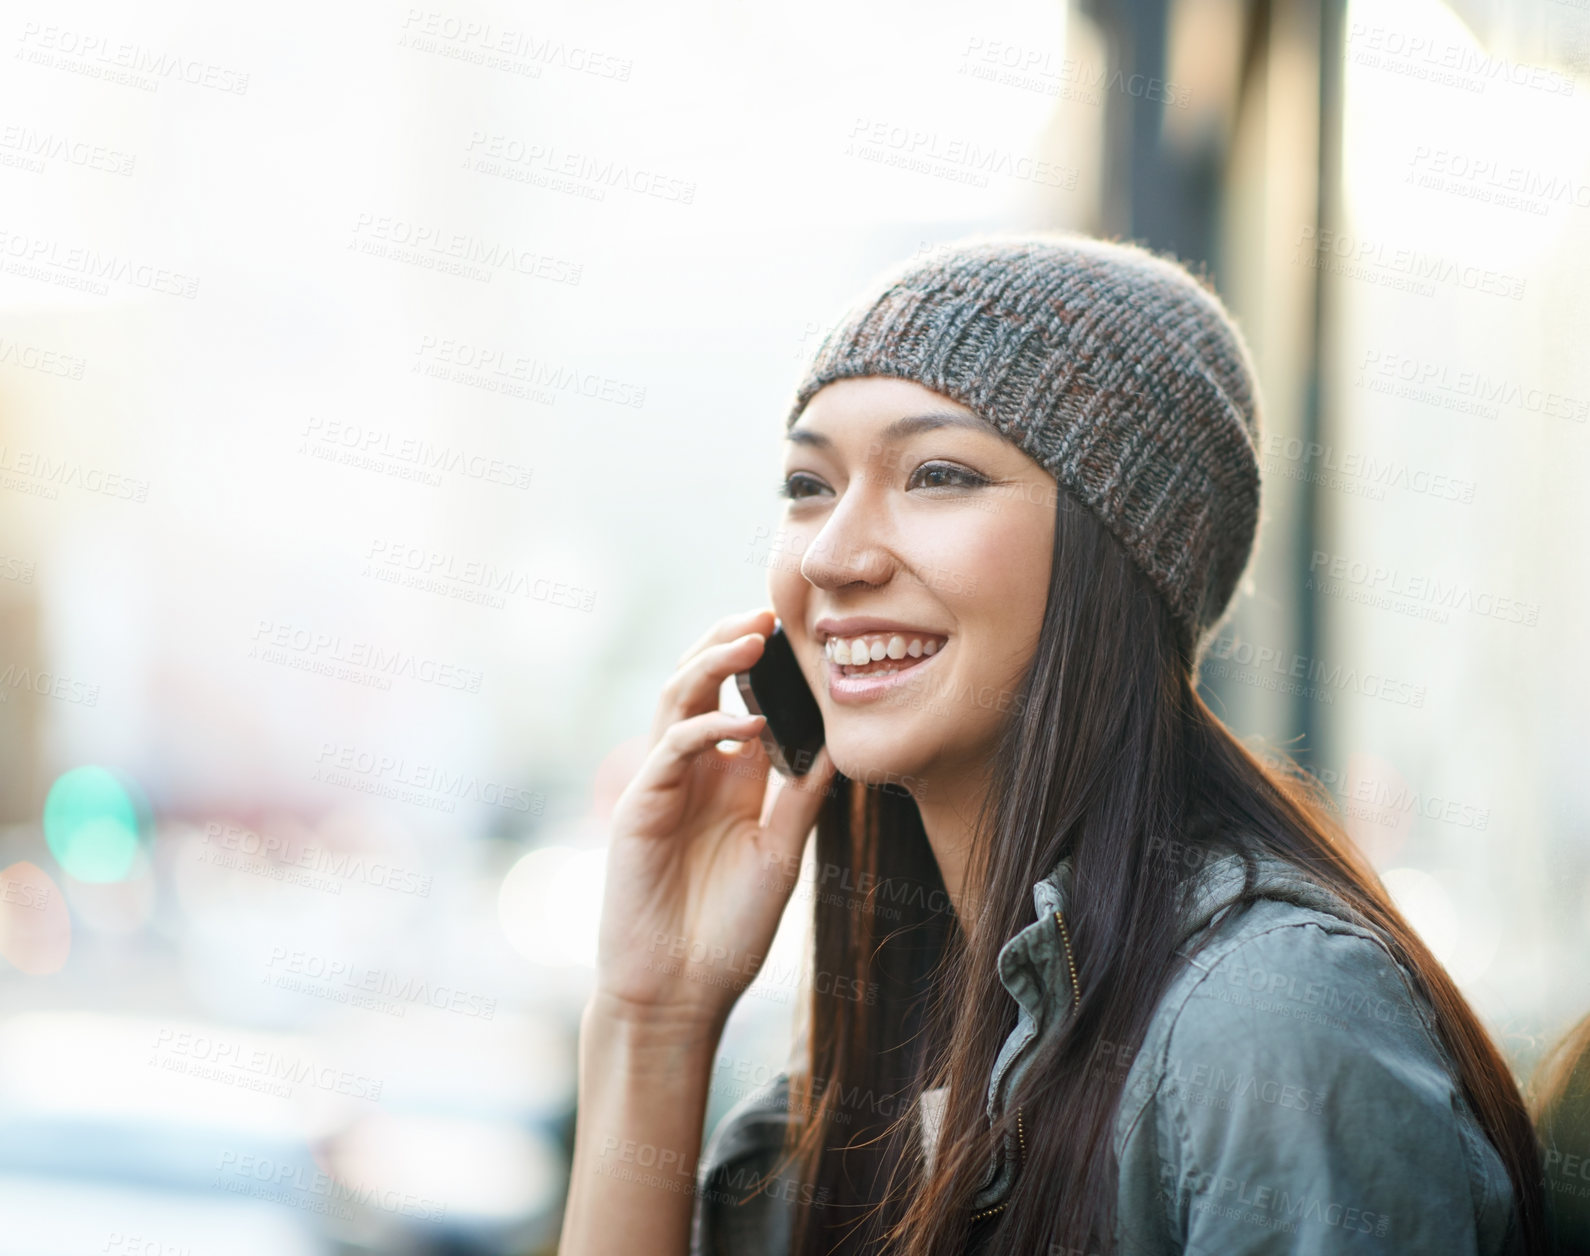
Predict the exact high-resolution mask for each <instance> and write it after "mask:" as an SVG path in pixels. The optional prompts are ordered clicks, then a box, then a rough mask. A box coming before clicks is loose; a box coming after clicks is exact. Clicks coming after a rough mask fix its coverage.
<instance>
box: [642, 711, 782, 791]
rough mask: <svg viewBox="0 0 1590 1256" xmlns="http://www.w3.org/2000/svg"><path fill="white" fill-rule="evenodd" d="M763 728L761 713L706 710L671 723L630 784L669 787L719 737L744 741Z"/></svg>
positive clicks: (717, 740)
mask: <svg viewBox="0 0 1590 1256" xmlns="http://www.w3.org/2000/svg"><path fill="white" fill-rule="evenodd" d="M761 728H762V716H760V715H737V714H735V713H734V712H732V711H703V712H702V713H701V714H700V715H693V716H691V717H690V718H689V719H684V720H679V721H677V722H676V723H673V724H671V725H669V726H668V728H667V729H666V730H665V731H664V733H663V735H662V736H661V737H660V738H659V739H658V740H657V744H656V745H654V746H653V747H652V748H651V753H650V754H648V755H647V756H646V759H645V762H643V763H642V764H641V768H640V771H639V772H637V773H636V774H635V779H634V780H633V781H632V782H631V784H632V785H633V786H634V787H635V788H637V789H641V790H659V791H660V790H668V789H672V788H674V787H675V786H677V785H679V784H680V783H681V782H682V781H683V780H684V779H685V777H686V776H687V775H688V774H689V772H690V768H691V765H692V764H693V763H694V762H695V760H696V757H697V756H698V755H700V754H701V752H702V751H703V750H706V749H707V748H708V747H709V746H713V745H716V744H717V743H718V742H720V741H729V740H733V741H744V740H747V739H748V738H751V737H755V736H757V735H758V733H760V731H761Z"/></svg>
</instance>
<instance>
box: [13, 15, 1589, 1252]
mask: <svg viewBox="0 0 1590 1256" xmlns="http://www.w3.org/2000/svg"><path fill="white" fill-rule="evenodd" d="M0 39H3V40H4V41H6V42H5V45H4V47H3V48H0V51H3V52H4V54H5V57H6V60H5V66H6V69H5V72H4V74H3V76H0V489H3V491H0V748H3V754H0V1252H4V1253H29V1254H37V1256H58V1254H59V1256H65V1254H67V1253H74V1254H75V1253H88V1252H97V1253H105V1254H107V1256H116V1254H117V1253H126V1254H128V1256H131V1254H132V1253H137V1254H138V1256H151V1254H154V1256H242V1254H245V1253H249V1254H252V1253H260V1254H262V1256H264V1254H269V1256H299V1254H303V1256H310V1254H327V1256H330V1254H332V1253H337V1254H342V1253H355V1252H402V1253H443V1252H447V1253H481V1254H487V1253H490V1254H498V1253H515V1254H520V1253H543V1252H550V1251H552V1250H554V1249H555V1245H556V1236H557V1229H558V1224H559V1217H560V1211H561V1207H562V1200H563V1195H564V1190H565V1187H566V1174H567V1156H568V1148H569V1142H570V1138H571V1131H572V1116H573V1100H574V1080H575V1072H574V1046H575V1028H576V1019H577V1016H578V1013H579V1010H580V1007H581V1005H582V1003H583V1001H584V999H585V997H586V993H587V991H588V989H589V984H590V981H591V978H592V975H593V972H592V958H593V948H594V924H595V910H596V904H597V901H598V895H599V893H600V885H601V876H602V866H603V865H602V848H603V843H604V839H605V831H604V824H605V817H606V815H607V812H608V810H609V808H610V806H611V803H612V800H613V799H614V798H615V797H616V795H617V794H618V792H619V791H620V790H621V789H622V788H623V785H624V782H625V781H626V779H627V774H628V773H629V772H630V771H632V770H633V767H634V765H635V764H636V762H637V758H638V756H639V755H640V753H641V752H642V750H643V748H644V735H645V733H646V731H647V729H648V727H649V724H650V720H651V717H652V712H653V709H654V706H655V703H656V700H657V695H658V691H659V689H660V686H661V685H662V683H663V681H664V680H665V679H666V677H667V676H668V674H669V673H670V671H671V670H672V667H673V664H674V661H675V660H676V658H677V657H678V655H679V654H680V652H681V651H682V650H684V649H685V647H686V646H687V645H688V644H689V643H690V642H691V641H693V640H695V639H696V637H697V636H699V635H700V633H701V632H703V631H704V630H705V629H706V627H707V626H708V625H710V624H711V623H712V621H714V620H715V619H717V618H718V617H719V616H722V615H724V614H727V613H730V612H735V611H740V610H746V609H750V608H753V607H755V606H758V605H762V604H765V581H766V575H767V565H768V564H769V563H771V562H775V561H779V559H780V557H781V556H780V555H779V554H778V552H777V549H776V546H775V544H774V538H773V532H774V530H775V528H776V521H777V519H778V517H779V505H780V503H779V501H778V499H777V498H776V497H775V495H774V486H775V484H776V482H777V478H778V468H779V459H780V449H779V444H780V439H781V432H782V429H781V423H782V419H783V416H784V407H785V405H786V403H787V399H788V394H789V391H790V389H791V388H792V387H793V385H794V383H795V380H796V378H797V377H798V374H799V372H800V370H801V367H802V365H803V361H804V359H805V358H806V356H807V355H809V354H810V353H811V352H812V351H813V350H814V349H815V347H816V345H817V342H818V340H819V339H820V337H821V335H822V333H823V331H824V330H825V328H826V327H827V325H828V324H829V322H830V321H831V320H832V319H833V318H834V316H836V315H837V314H838V312H839V311H840V310H841V309H842V308H843V306H844V305H845V304H846V303H847V302H848V300H849V299H850V298H851V297H852V296H853V295H854V294H855V293H856V291H857V290H858V289H859V288H860V287H861V285H863V284H864V283H865V282H866V281H867V280H868V279H869V278H870V277H871V276H872V275H873V274H874V273H875V272H876V271H877V270H878V269H880V268H881V267H883V266H885V265H888V264H891V263H893V262H895V261H898V260H900V259H902V258H904V257H906V256H908V255H910V254H912V253H914V252H917V251H918V250H923V249H928V248H931V247H932V246H933V245H934V244H935V243H937V242H940V241H943V240H949V239H953V238H955V237H956V236H959V235H963V234H966V233H968V232H973V231H980V230H997V229H1004V228H1029V227H1059V228H1077V229H1082V230H1086V231H1089V232H1093V233H1095V234H1100V235H1109V236H1117V237H1125V238H1131V239H1134V240H1138V241H1140V242H1143V243H1146V244H1148V245H1150V246H1152V247H1155V248H1159V249H1165V250H1172V251H1174V252H1176V253H1177V254H1178V255H1179V256H1181V257H1182V258H1184V259H1185V260H1187V261H1188V262H1190V263H1192V264H1195V265H1197V266H1198V267H1200V268H1201V269H1202V270H1203V271H1204V272H1205V273H1206V274H1208V275H1209V276H1210V277H1211V278H1212V279H1213V281H1214V282H1215V283H1216V285H1217V286H1218V288H1219V290H1220V291H1221V292H1222V294H1223V295H1224V296H1225V298H1226V300H1227V301H1228V303H1229V304H1230V306H1231V308H1232V309H1233V310H1234V312H1235V313H1236V314H1237V316H1238V318H1239V320H1240V322H1241V324H1242V326H1243V328H1244V329H1245V331H1246V333H1247V335H1248V337H1249V340H1250V343H1251V344H1252V346H1253V349H1254V353H1255V355H1256V358H1257V362H1258V366H1259V371H1260V376H1261V386H1262V390H1263V396H1264V402H1265V422H1266V425H1267V431H1266V436H1265V441H1264V448H1263V450H1262V451H1261V452H1262V455H1263V465H1264V469H1265V474H1266V504H1265V519H1264V524H1263V527H1264V532H1263V534H1262V539H1261V544H1260V550H1259V556H1258V559H1257V562H1256V566H1255V575H1254V579H1253V581H1252V583H1251V586H1250V587H1249V588H1247V589H1246V590H1245V591H1244V594H1243V596H1242V600H1241V604H1240V609H1239V611H1238V612H1237V614H1236V616H1235V618H1234V619H1233V621H1232V623H1231V625H1230V626H1229V627H1228V628H1227V629H1226V630H1225V632H1224V634H1223V636H1222V638H1221V640H1220V641H1219V642H1218V643H1217V645H1216V647H1215V649H1214V650H1213V651H1212V654H1211V658H1210V661H1209V663H1208V665H1207V667H1206V670H1205V674H1204V676H1203V678H1202V679H1203V683H1204V686H1205V690H1206V693H1207V694H1208V696H1209V700H1210V701H1211V702H1212V703H1213V704H1214V705H1215V708H1216V710H1217V711H1219V712H1221V713H1222V715H1223V716H1224V717H1225V718H1226V719H1227V721H1228V722H1229V723H1230V724H1231V726H1232V727H1233V728H1234V729H1236V730H1237V731H1238V732H1239V733H1240V734H1241V735H1243V736H1244V737H1245V738H1247V739H1250V740H1251V742H1252V744H1254V745H1255V746H1256V747H1261V748H1266V747H1267V748H1270V749H1272V750H1280V749H1284V750H1287V751H1289V752H1291V753H1293V754H1295V755H1297V757H1298V758H1299V759H1300V761H1302V762H1303V763H1304V764H1305V765H1306V766H1308V767H1309V768H1310V770H1312V771H1313V772H1314V773H1315V774H1316V775H1318V776H1319V778H1320V779H1321V780H1323V781H1325V782H1326V783H1327V784H1328V785H1329V787H1330V788H1331V790H1332V792H1333V794H1334V795H1335V796H1336V798H1337V799H1338V801H1339V802H1340V804H1341V807H1342V810H1343V813H1344V815H1345V816H1346V818H1347V822H1348V825H1349V828H1350V830H1351V831H1352V832H1353V834H1354V836H1355V837H1356V838H1357V840H1358V841H1360V842H1361V843H1362V845H1363V846H1364V847H1365V849H1366V850H1367V851H1368V853H1369V854H1370V856H1371V858H1372V859H1373V860H1374V861H1375V863H1376V865H1377V866H1378V867H1379V868H1380V870H1381V872H1382V875H1383V876H1384V879H1385V881H1386V883H1387V885H1388V887H1389V888H1390V889H1391V891H1392V892H1393V894H1394V895H1395V896H1396V898H1397V899H1398V901H1399V902H1400V903H1401V904H1402V905H1403V907H1404V908H1405V909H1406V911H1407V912H1408V913H1409V915H1410V917H1411V918H1412V920H1413V921H1414V923H1415V924H1416V926H1417V927H1418V928H1419V929H1420V930H1421V932H1422V933H1423V934H1424V936H1425V937H1426V938H1427V940H1428V941H1429V942H1430V944H1431V945H1432V946H1433V947H1434V948H1435V950H1436V952H1437V953H1438V954H1439V955H1440V956H1441V957H1442V959H1443V960H1444V961H1445V962H1446V963H1447V964H1448V966H1449V967H1450V969H1451V971H1452V972H1453V974H1454V976H1455V977H1456V978H1457V980H1458V981H1459V983H1460V985H1461V986H1462V988H1463V989H1464V990H1465V991H1466V992H1467V994H1468V995H1469V997H1470V998H1471V999H1472V1000H1473V1002H1474V1004H1475V1005H1476V1007H1477V1008H1478V1009H1479V1010H1480V1012H1481V1013H1482V1015H1483V1016H1484V1017H1485V1019H1486V1021H1487V1023H1488V1024H1489V1025H1490V1026H1491V1027H1492V1029H1493V1030H1494V1031H1495V1033H1496V1035H1497V1037H1498V1039H1499V1040H1500V1041H1501V1042H1502V1044H1503V1046H1504V1048H1505V1050H1506V1052H1507V1054H1508V1056H1509V1059H1510V1060H1511V1061H1512V1063H1513V1064H1514V1066H1515V1067H1516V1068H1517V1069H1518V1071H1519V1073H1520V1076H1521V1077H1522V1076H1526V1075H1527V1074H1528V1072H1529V1070H1530V1069H1531V1068H1532V1067H1533V1066H1534V1064H1535V1062H1536V1061H1537V1060H1538V1059H1539V1058H1540V1055H1541V1052H1542V1051H1543V1049H1544V1048H1545V1047H1546V1046H1547V1045H1548V1044H1549V1043H1551V1042H1552V1041H1553V1040H1555V1039H1556V1038H1557V1037H1559V1036H1560V1035H1561V1034H1562V1033H1563V1032H1564V1031H1565V1030H1566V1028H1567V1027H1568V1026H1569V1025H1570V1024H1572V1023H1573V1022H1574V1021H1575V1020H1576V1019H1577V1018H1579V1017H1580V1016H1582V1015H1583V1014H1584V1013H1585V1012H1586V1011H1587V1010H1590V969H1587V968H1586V966H1585V965H1584V964H1583V962H1582V960H1583V956H1584V955H1585V954H1586V953H1587V948H1590V773H1587V772H1586V770H1585V767H1584V762H1585V757H1586V752H1587V749H1590V746H1587V739H1586V736H1585V711H1586V710H1587V709H1590V669H1587V668H1586V667H1585V665H1584V657H1583V647H1584V645H1585V641H1586V636H1585V631H1584V624H1585V622H1586V612H1587V609H1590V606H1587V601H1590V593H1587V589H1590V579H1587V577H1590V563H1587V559H1586V548H1587V537H1590V494H1587V493H1586V492H1585V491H1584V486H1585V484H1586V483H1590V354H1587V350H1586V346H1587V344H1590V317H1587V310H1590V297H1587V292H1590V7H1587V6H1586V5H1585V4H1583V3H1579V2H1575V0H1562V2H1553V0H1509V2H1508V3H1502V2H1501V0H1491V2H1485V0H1465V2H1463V3H1456V2H1454V3H1449V4H1442V3H1438V2H1437V0H1383V2H1382V3H1378V4H1369V3H1352V4H1347V5H1345V6H1344V5H1341V4H1337V3H1334V2H1332V0H1323V2H1320V0H1315V2H1310V0H1303V2H1301V3H1295V4H1294V3H1266V2H1264V0H1248V2H1243V0H1089V2H1087V3H1079V4H1077V5H1073V6H1071V7H1067V6H1066V5H1065V4H1063V3H1054V2H1040V0H993V2H992V3H989V4H986V5H981V6H978V7H977V9H976V10H975V12H974V10H973V9H972V8H970V7H968V6H965V5H951V4H937V3H922V2H921V0H915V2H913V3H910V4H907V3H903V2H902V0H885V2H884V3H879V4H872V5H855V4H836V3H829V2H827V0H818V2H817V3H813V4H807V5H803V6H801V7H799V8H794V9H792V8H787V7H758V6H750V5H736V4H727V3H716V2H713V0H692V2H687V3H684V4H680V5H668V6H656V5H646V4H640V3H637V2H635V0H600V2H598V3H588V4H581V5H575V4H572V3H545V4H539V5H535V6H525V7H519V6H509V5H506V4H501V5H493V4H488V3H479V2H477V0H469V2H467V3H459V4H456V5H455V4H451V3H450V4H449V5H448V6H447V7H443V8H431V7H425V4H421V5H419V6H414V5H408V4H361V5H355V6H342V5H324V4H322V5H309V4H303V3H296V2H294V0H287V2H286V3H282V4H276V5H271V6H267V7H264V8H258V9H253V10H249V11H235V12H234V11H232V10H227V9H218V8H216V7H215V6H213V5H201V4H198V3H194V2H193V0H155V2H153V3H148V4H143V5H139V6H137V7H136V9H132V8H128V7H126V6H122V5H115V4H109V3H99V4H95V3H75V2H70V0H69V2H65V3H58V4H50V5H45V4H43V3H39V2H37V0H35V2H34V3H31V4H29V3H10V2H7V3H4V4H3V5H0ZM728 700H732V699H728ZM809 906H810V902H809V898H802V897H801V896H799V895H797V898H796V899H795V903H794V906H793V908H792V910H791V911H790V912H789V914H788V915H787V917H786V920H785V923H784V926H783V928H782V929H781V932H780V935H779V939H778V942H777V944H776V947H775V952H774V954H773V956H772V957H770V960H769V962H768V965H767V967H766V969H765V970H764V973H763V975H762V976H761V977H759V978H758V981H757V984H756V985H755V986H754V987H753V988H752V990H751V991H750V992H748V994H747V995H746V997H744V998H743V999H742V1000H741V1002H740V1004H739V1006H738V1007H737V1008H736V1011H735V1013H734V1016H733V1019H732V1020H731V1022H730V1025H729V1029H728V1032H727V1034H726V1036H725V1039H724V1043H723V1047H722V1051H721V1053H720V1058H719V1062H718V1063H719V1066H718V1068H717V1070H716V1072H715V1081H714V1091H713V1098H712V1103H711V1106H710V1109H709V1112H708V1124H709V1126H710V1125H711V1124H712V1123H713V1122H715V1121H716V1120H717V1119H718V1118H719V1117H721V1115H722V1113H723V1112H724V1111H725V1110H726V1109H727V1107H728V1106H729V1104H731V1103H732V1102H733V1101H734V1100H735V1099H737V1098H739V1097H740V1096H741V1095H742V1094H744V1093H745V1092H746V1091H747V1090H748V1089H750V1088H751V1087H753V1086H754V1085H756V1084H758V1083H760V1082H761V1081H764V1080H766V1079H767V1077H768V1076H770V1075H771V1073H772V1071H774V1070H776V1069H777V1068H779V1067H781V1066H782V1064H783V1062H784V1059H785V1056H786V1052H787V1050H788V1037H789V1027H790V1016H791V1013H792V1011H793V1009H794V1007H795V1004H796V1001H797V999H798V998H799V995H800V987H799V972H800V961H801V957H802V955H803V950H802V940H803V929H804V926H805V924H806V920H805V914H804V913H805V912H806V911H809Z"/></svg>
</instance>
